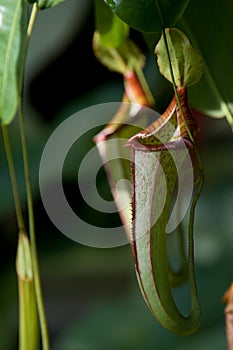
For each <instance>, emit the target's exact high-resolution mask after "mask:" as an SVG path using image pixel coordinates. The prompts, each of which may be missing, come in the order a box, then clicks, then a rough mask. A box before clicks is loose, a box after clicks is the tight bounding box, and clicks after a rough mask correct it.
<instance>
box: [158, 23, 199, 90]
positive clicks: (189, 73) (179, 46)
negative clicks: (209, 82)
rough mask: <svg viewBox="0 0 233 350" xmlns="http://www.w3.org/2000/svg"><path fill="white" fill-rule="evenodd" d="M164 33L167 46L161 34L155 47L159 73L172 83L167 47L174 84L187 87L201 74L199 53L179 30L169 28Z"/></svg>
mask: <svg viewBox="0 0 233 350" xmlns="http://www.w3.org/2000/svg"><path fill="white" fill-rule="evenodd" d="M165 35H166V38H167V45H168V47H166V44H165V40H164V36H163V35H162V37H161V39H160V41H159V42H158V44H157V46H156V48H155V54H156V55H157V57H158V66H159V70H160V73H161V74H162V75H164V77H165V78H166V79H168V80H169V81H170V82H171V83H172V77H171V72H170V63H169V59H168V52H167V49H168V50H169V55H170V60H171V65H172V70H173V74H174V78H175V83H176V86H177V87H184V86H185V87H187V86H190V85H194V84H196V83H197V82H198V81H199V80H200V79H201V76H202V61H201V57H200V55H199V54H198V52H197V51H196V49H194V48H193V47H192V46H191V45H190V42H189V40H188V38H187V37H186V36H185V35H184V34H183V33H182V32H181V31H180V30H178V29H175V28H173V29H172V28H169V29H166V30H165Z"/></svg>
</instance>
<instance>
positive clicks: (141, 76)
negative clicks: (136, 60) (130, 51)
mask: <svg viewBox="0 0 233 350" xmlns="http://www.w3.org/2000/svg"><path fill="white" fill-rule="evenodd" d="M134 69H135V71H136V73H137V76H138V79H139V81H140V83H141V86H142V88H143V91H144V93H145V95H146V98H147V100H148V102H149V103H150V106H154V105H155V99H154V96H153V94H152V92H151V90H150V88H149V85H148V83H147V81H146V78H145V75H144V73H143V70H142V68H141V67H140V66H139V64H135V65H134Z"/></svg>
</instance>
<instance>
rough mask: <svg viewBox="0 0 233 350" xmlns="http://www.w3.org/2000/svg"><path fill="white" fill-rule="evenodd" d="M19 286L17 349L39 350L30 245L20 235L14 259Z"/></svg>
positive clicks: (25, 237)
mask: <svg viewBox="0 0 233 350" xmlns="http://www.w3.org/2000/svg"><path fill="white" fill-rule="evenodd" d="M16 270H17V275H18V286H19V349H20V350H31V349H35V350H37V349H39V344H40V341H39V328H38V314H37V303H36V295H35V288H34V279H33V272H32V260H31V250H30V244H29V241H28V238H27V235H26V234H25V233H20V235H19V242H18V248H17V257H16Z"/></svg>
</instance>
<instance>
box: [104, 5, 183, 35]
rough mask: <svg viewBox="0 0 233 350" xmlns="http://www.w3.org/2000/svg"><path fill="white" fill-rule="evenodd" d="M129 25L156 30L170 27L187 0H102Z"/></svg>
mask: <svg viewBox="0 0 233 350" xmlns="http://www.w3.org/2000/svg"><path fill="white" fill-rule="evenodd" d="M104 1H105V2H106V4H108V5H109V7H110V8H111V9H112V10H113V12H115V13H116V14H117V15H118V16H119V17H120V18H121V19H122V20H123V21H125V22H126V23H127V24H128V25H129V26H130V27H133V28H136V29H138V30H140V31H143V32H158V31H160V30H161V29H162V28H165V27H172V26H174V25H175V24H176V22H177V21H178V20H179V18H180V17H181V16H182V14H183V12H184V10H185V8H186V6H187V5H188V3H189V0H141V1H140V0H104Z"/></svg>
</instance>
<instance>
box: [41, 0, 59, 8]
mask: <svg viewBox="0 0 233 350" xmlns="http://www.w3.org/2000/svg"><path fill="white" fill-rule="evenodd" d="M63 1H64V0H39V1H37V3H38V8H39V9H40V10H46V9H49V8H51V7H54V6H57V5H59V4H60V3H61V2H63Z"/></svg>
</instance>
